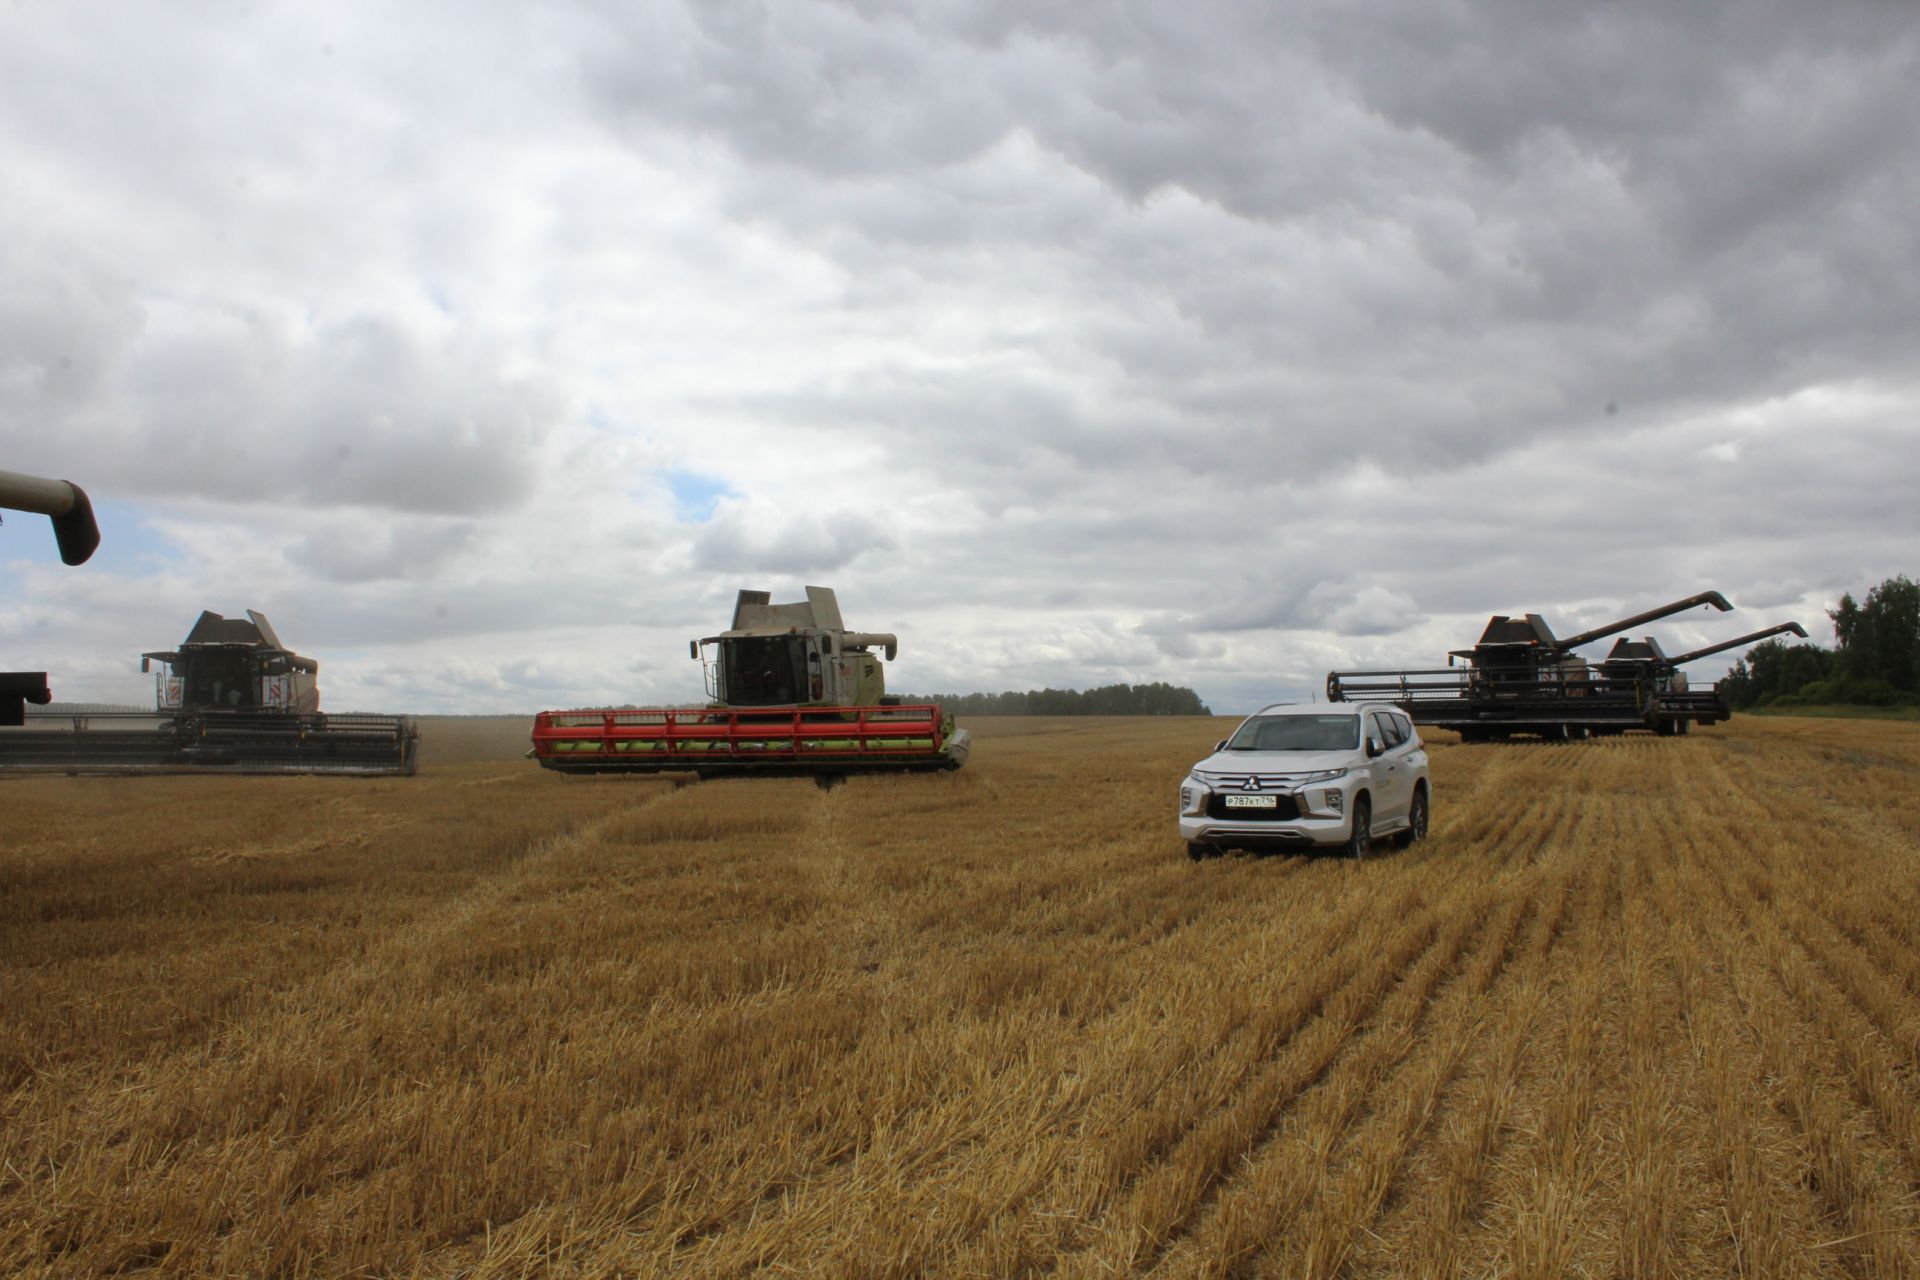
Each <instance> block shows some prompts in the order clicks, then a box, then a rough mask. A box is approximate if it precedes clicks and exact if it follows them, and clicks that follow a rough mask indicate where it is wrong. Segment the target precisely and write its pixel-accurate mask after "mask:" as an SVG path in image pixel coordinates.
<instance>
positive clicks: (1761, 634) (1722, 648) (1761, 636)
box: [1667, 622, 1807, 667]
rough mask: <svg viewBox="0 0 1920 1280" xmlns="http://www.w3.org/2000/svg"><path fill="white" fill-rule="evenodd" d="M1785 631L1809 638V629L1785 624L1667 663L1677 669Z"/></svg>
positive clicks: (1793, 624)
mask: <svg viewBox="0 0 1920 1280" xmlns="http://www.w3.org/2000/svg"><path fill="white" fill-rule="evenodd" d="M1783 631H1791V632H1792V633H1793V634H1794V635H1796V636H1799V637H1800V638H1801V639H1802V640H1805V639H1806V638H1807V629H1806V628H1805V627H1803V626H1801V625H1800V624H1799V623H1797V622H1783V623H1781V624H1780V625H1779V626H1777V627H1768V628H1767V629H1766V630H1765V631H1755V632H1753V633H1752V634H1750V635H1744V636H1741V637H1740V638H1739V639H1737V640H1723V641H1721V642H1720V643H1719V644H1711V645H1708V646H1707V647H1706V648H1704V649H1695V650H1693V651H1692V652H1690V653H1683V654H1679V655H1678V656H1676V657H1672V658H1668V659H1667V661H1668V662H1670V663H1672V664H1673V665H1674V666H1676V667H1677V666H1679V665H1680V664H1681V663H1683V662H1692V661H1694V660H1695V659H1696V658H1705V657H1710V656H1712V655H1713V654H1716V653H1724V652H1726V651H1727V650H1728V649H1738V648H1739V647H1740V646H1741V645H1743V644H1752V643H1753V642H1754V641H1755V640H1765V639H1766V638H1767V637H1768V636H1777V635H1779V634H1780V633H1781V632H1783Z"/></svg>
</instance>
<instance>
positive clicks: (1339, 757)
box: [1193, 751, 1359, 773]
mask: <svg viewBox="0 0 1920 1280" xmlns="http://www.w3.org/2000/svg"><path fill="white" fill-rule="evenodd" d="M1358 763H1359V761H1358V759H1357V758H1356V756H1355V753H1354V752H1352V751H1216V752H1214V753H1213V754H1212V755H1210V756H1208V757H1207V758H1206V759H1205V760H1202V761H1201V762H1200V763H1199V764H1196V765H1195V766H1193V767H1194V768H1195V769H1197V770H1199V771H1201V772H1202V773H1319V772H1320V771H1321V770H1323V769H1350V768H1353V767H1354V766H1355V765H1356V764H1358Z"/></svg>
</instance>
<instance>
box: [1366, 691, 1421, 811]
mask: <svg viewBox="0 0 1920 1280" xmlns="http://www.w3.org/2000/svg"><path fill="white" fill-rule="evenodd" d="M1367 718H1368V719H1369V720H1370V721H1372V722H1373V723H1374V724H1375V726H1376V727H1375V728H1373V729H1371V730H1370V732H1372V733H1373V734H1374V736H1376V737H1377V738H1379V740H1380V745H1381V746H1383V747H1385V748H1386V750H1385V751H1384V752H1383V753H1382V754H1381V755H1379V756H1378V757H1376V758H1375V759H1374V761H1373V769H1374V782H1375V786H1376V788H1377V789H1376V791H1375V793H1374V795H1375V800H1374V807H1373V814H1374V818H1375V820H1376V821H1378V822H1379V823H1381V824H1383V825H1385V826H1396V825H1399V824H1401V823H1404V822H1405V821H1406V820H1407V810H1408V809H1410V808H1411V807H1412V805H1413V780H1414V778H1413V773H1414V771H1413V767H1412V765H1411V763H1410V762H1409V761H1408V759H1407V754H1408V752H1407V734H1406V732H1405V731H1404V730H1402V729H1401V727H1400V725H1399V722H1398V721H1397V720H1396V719H1395V717H1394V716H1393V714H1392V713H1391V712H1387V711H1375V712H1372V713H1371V714H1370V715H1369V716H1368V717H1367Z"/></svg>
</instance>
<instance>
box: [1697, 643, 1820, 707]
mask: <svg viewBox="0 0 1920 1280" xmlns="http://www.w3.org/2000/svg"><path fill="white" fill-rule="evenodd" d="M1834 666H1835V658H1834V652H1833V650H1831V649H1822V648H1821V647H1820V646H1819V645H1817V644H1785V643H1782V642H1781V641H1779V640H1765V641H1762V642H1761V643H1759V644H1757V645H1755V646H1753V648H1751V649H1749V650H1747V656H1746V657H1744V658H1742V659H1740V661H1738V662H1736V663H1734V664H1733V670H1731V671H1729V672H1727V674H1726V675H1724V676H1722V677H1721V679H1720V685H1719V688H1720V693H1721V696H1722V697H1724V698H1726V700H1727V705H1729V706H1731V707H1733V708H1735V709H1736V710H1738V709H1741V708H1744V707H1755V706H1765V705H1766V704H1768V703H1770V702H1772V701H1773V700H1774V699H1776V698H1780V697H1785V696H1788V695H1797V694H1798V693H1799V692H1800V690H1801V689H1803V688H1805V687H1806V686H1807V685H1809V684H1812V683H1814V682H1815V681H1820V680H1827V679H1829V678H1831V677H1832V676H1833V674H1834Z"/></svg>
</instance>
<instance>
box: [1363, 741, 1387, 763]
mask: <svg viewBox="0 0 1920 1280" xmlns="http://www.w3.org/2000/svg"><path fill="white" fill-rule="evenodd" d="M1385 754H1387V747H1386V744H1385V743H1383V742H1381V741H1380V739H1378V738H1368V739H1367V755H1368V757H1369V758H1371V757H1373V756H1383V755H1385Z"/></svg>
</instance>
